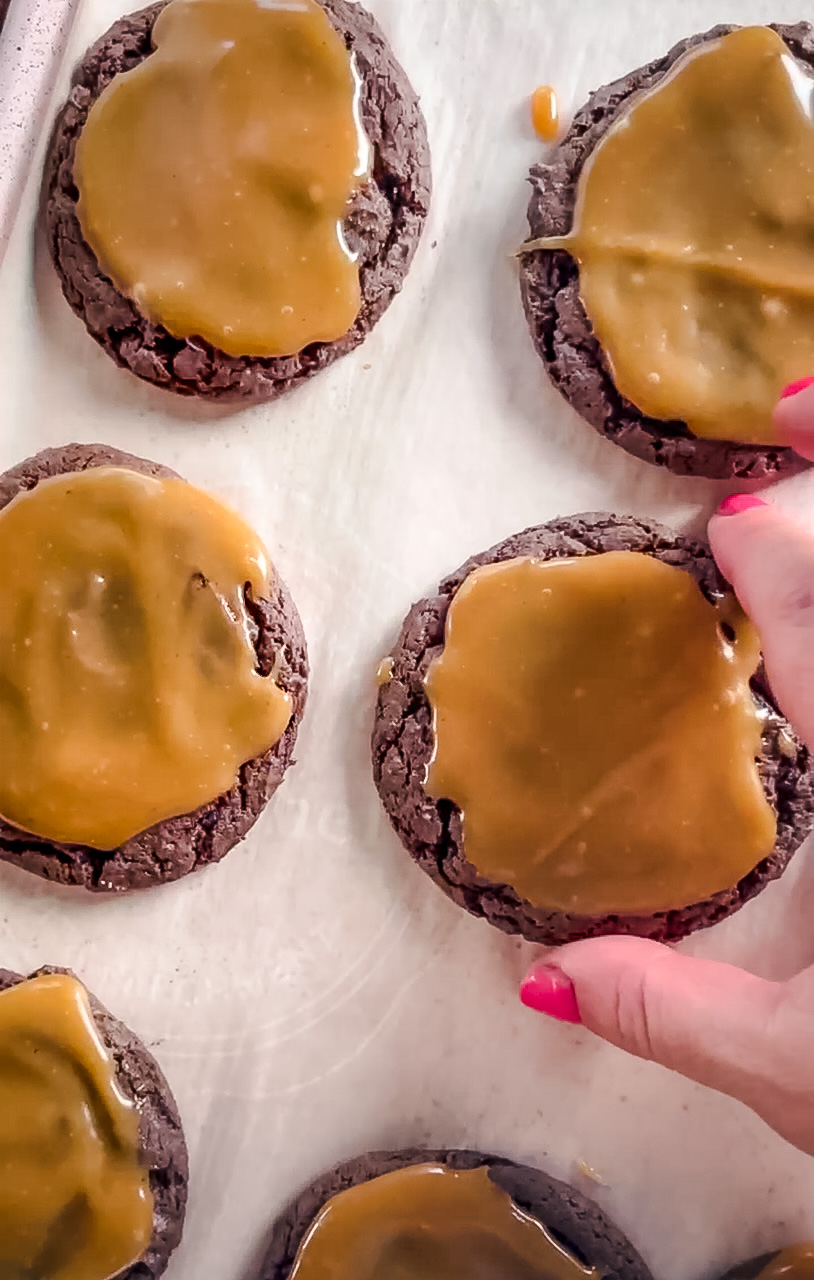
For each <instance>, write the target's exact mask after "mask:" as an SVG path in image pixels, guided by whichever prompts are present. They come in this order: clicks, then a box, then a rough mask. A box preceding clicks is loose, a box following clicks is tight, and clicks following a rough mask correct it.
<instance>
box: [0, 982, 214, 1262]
mask: <svg viewBox="0 0 814 1280" xmlns="http://www.w3.org/2000/svg"><path fill="white" fill-rule="evenodd" d="M69 972H70V971H69V970H67V969H56V968H51V967H45V968H42V969H38V970H37V972H36V973H32V974H29V978H38V977H41V976H42V975H44V974H49V973H69ZM26 980H27V979H25V978H23V977H22V976H21V975H20V974H17V973H11V972H9V970H8V969H0V991H5V990H6V989H7V988H9V987H14V986H16V985H17V983H19V982H25V981H26ZM90 1001H91V1007H92V1009H93V1015H94V1019H95V1021H96V1025H97V1027H98V1029H99V1031H100V1032H101V1034H102V1038H103V1040H104V1042H105V1044H106V1045H107V1047H108V1049H109V1050H110V1052H111V1054H112V1055H113V1058H114V1060H115V1063H116V1069H117V1077H118V1083H119V1086H120V1087H121V1089H122V1092H123V1093H124V1094H125V1095H126V1096H127V1097H128V1098H129V1099H131V1100H132V1102H134V1103H135V1106H136V1109H137V1110H138V1114H139V1139H140V1146H141V1154H142V1160H143V1163H144V1166H145V1167H146V1168H147V1169H149V1171H150V1189H151V1191H152V1193H153V1204H154V1209H153V1220H154V1230H153V1238H152V1241H151V1243H150V1247H149V1249H148V1250H147V1252H146V1253H145V1254H144V1255H143V1256H142V1257H141V1258H140V1259H139V1261H138V1262H137V1263H135V1264H134V1265H133V1266H132V1267H128V1268H127V1270H126V1271H123V1272H121V1277H120V1280H155V1277H157V1276H160V1275H163V1273H164V1271H165V1269H166V1267H167V1263H168V1261H169V1258H170V1254H171V1253H172V1252H173V1250H174V1249H176V1248H177V1247H178V1245H179V1244H180V1241H181V1235H182V1233H183V1229H184V1215H185V1213H186V1205H187V1183H188V1181H189V1162H188V1160H187V1146H186V1142H185V1140H184V1131H183V1129H182V1127H181V1117H180V1116H179V1114H178V1108H177V1106H176V1104H175V1099H174V1098H173V1096H172V1093H171V1092H170V1087H169V1085H168V1084H167V1081H166V1080H165V1079H164V1076H163V1074H162V1072H161V1069H160V1067H159V1066H158V1063H157V1062H156V1061H155V1059H154V1058H153V1056H152V1055H151V1054H150V1053H148V1051H147V1049H146V1048H145V1047H144V1045H143V1044H142V1043H141V1041H140V1040H139V1039H138V1037H137V1036H135V1035H134V1034H133V1032H132V1031H129V1030H128V1028H127V1027H125V1026H124V1024H123V1023H121V1022H119V1021H118V1020H117V1019H116V1018H114V1017H113V1016H112V1014H110V1013H108V1011H107V1009H105V1008H104V1007H103V1005H101V1004H100V1003H99V1001H98V1000H96V999H95V998H94V997H93V996H92V995H91V996H90Z"/></svg>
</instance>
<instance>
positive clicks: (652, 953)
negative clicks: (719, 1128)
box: [520, 378, 814, 1155]
mask: <svg viewBox="0 0 814 1280" xmlns="http://www.w3.org/2000/svg"><path fill="white" fill-rule="evenodd" d="M775 425H776V427H777V430H778V434H779V436H780V439H781V440H782V441H783V443H788V444H790V445H792V447H793V448H794V449H795V450H796V451H797V452H798V453H800V454H801V455H802V456H804V457H807V458H810V459H812V460H814V378H810V379H806V380H804V382H802V383H796V384H794V385H793V386H792V387H789V388H787V389H786V392H784V396H783V399H781V401H780V404H779V405H778V407H777V409H776V411H775ZM709 539H710V543H711V546H712V550H713V553H714V555H715V558H716V560H717V562H718V565H719V566H720V568H721V571H722V572H723V573H724V575H725V576H726V578H727V579H728V580H729V581H730V582H731V583H732V586H733V587H734V589H735V592H736V593H737V595H738V598H739V599H740V601H741V604H742V605H743V607H744V609H745V610H746V612H747V613H748V614H749V616H750V617H751V618H752V619H753V621H754V623H755V625H756V627H757V629H758V632H759V633H760V636H761V639H762V643H763V654H764V658H765V662H766V671H767V674H768V676H769V680H770V682H771V685H772V689H773V691H774V694H775V696H776V698H777V700H778V703H779V705H780V706H781V707H782V709H783V712H784V713H785V715H786V716H787V717H788V719H789V720H790V721H791V723H792V725H793V726H794V728H795V729H796V731H797V733H798V734H799V735H800V736H801V738H803V740H804V741H805V742H806V743H808V745H809V746H810V747H814V536H812V535H811V534H809V533H807V532H806V531H805V530H804V529H802V528H799V527H797V526H796V525H795V524H794V523H793V521H791V520H789V519H788V518H787V517H785V516H783V515H782V514H781V513H780V512H779V511H778V510H777V509H776V508H775V507H773V506H772V505H771V504H770V503H767V502H765V501H763V500H762V499H760V498H758V497H756V496H753V495H746V494H736V495H733V496H732V497H731V498H727V499H726V500H725V501H724V503H723V504H722V505H721V507H720V508H719V509H718V512H717V513H716V515H715V516H713V518H712V520H711V521H710V525H709ZM520 998H521V1000H522V1001H523V1003H524V1004H525V1005H527V1006H528V1007H529V1008H531V1009H535V1010H537V1011H538V1012H540V1013H544V1014H547V1015H548V1016H549V1017H553V1018H556V1019H558V1020H559V1021H562V1022H571V1023H581V1024H582V1025H584V1026H585V1027H587V1028H588V1029H589V1030H590V1031H593V1032H594V1033H595V1034H596V1035H599V1036H601V1037H603V1038H604V1039H605V1040H608V1041H610V1043H611V1044H615V1045H617V1046H618V1047H619V1048H621V1049H626V1050H627V1051H628V1052H630V1053H633V1054H636V1055H637V1056H638V1057H640V1058H645V1059H648V1060H649V1061H653V1062H658V1063H660V1064H661V1065H662V1066H665V1067H668V1068H670V1069H671V1070H673V1071H678V1072H680V1073H681V1074H682V1075H685V1076H688V1077H689V1078H690V1079H692V1080H696V1081H698V1082H699V1083H700V1084H703V1085H707V1086H708V1087H710V1088H712V1089H717V1090H719V1091H720V1092H721V1093H726V1094H729V1095H730V1096H731V1097H733V1098H736V1099H738V1100H739V1101H740V1102H743V1103H745V1104H746V1106H748V1107H751V1108H752V1110H753V1111H755V1112H756V1113H757V1114H758V1115H759V1116H761V1117H762V1119H763V1120H765V1121H766V1123H767V1124H768V1125H770V1126H771V1127H772V1128H773V1129H774V1130H776V1132H777V1133H779V1134H780V1135H781V1136H782V1137H784V1138H785V1139H786V1140H787V1141H788V1142H790V1143H793V1144H794V1145H795V1146H797V1147H799V1148H800V1149H801V1150H803V1151H806V1152H808V1153H809V1154H812V1155H814V1070H812V1063H814V967H812V968H810V969H806V970H805V971H804V972H802V973H799V974H797V975H796V976H795V977H794V978H792V979H791V980H790V981H788V982H769V981H767V980H765V979H763V978H757V977H755V976H754V975H752V974H749V973H745V972H743V971H741V970H740V969H736V968H734V967H733V966H731V965H727V964H719V963H717V962H715V961H711V960H701V959H697V958H694V957H691V956H686V955H682V954H681V953H679V952H677V951H673V950H671V949H670V948H669V947H667V946H663V945H661V944H660V943H657V942H648V941H646V940H644V939H641V938H630V937H620V938H595V939H588V940H586V941H584V942H575V943H570V944H569V945H567V946H564V947H561V948H558V950H557V951H556V953H549V955H548V956H547V957H546V958H545V959H543V960H541V961H540V962H539V963H538V964H536V965H535V966H533V968H532V969H531V970H530V971H529V973H528V974H527V975H526V977H525V979H524V980H523V983H522V985H521V989H520Z"/></svg>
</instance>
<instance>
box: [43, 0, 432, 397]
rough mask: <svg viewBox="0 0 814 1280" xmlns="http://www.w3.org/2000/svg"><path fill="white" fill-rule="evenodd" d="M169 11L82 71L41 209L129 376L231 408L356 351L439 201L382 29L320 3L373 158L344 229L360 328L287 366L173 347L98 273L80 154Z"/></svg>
mask: <svg viewBox="0 0 814 1280" xmlns="http://www.w3.org/2000/svg"><path fill="white" fill-rule="evenodd" d="M165 3H166V0H161V2H160V3H158V4H153V5H150V6H149V8H146V9H142V10H140V11H139V12H138V13H133V14H130V15H128V16H127V17H125V18H121V19H120V20H119V21H118V22H116V23H115V24H114V25H113V26H112V27H111V29H110V30H109V31H108V32H107V34H106V35H104V36H102V38H101V39H100V40H98V41H97V43H96V44H95V45H94V46H93V47H92V48H91V49H89V50H88V52H87V54H86V55H85V58H84V59H83V61H82V63H81V64H80V65H79V66H78V67H77V69H76V71H75V72H74V76H73V83H72V87H71V92H70V96H69V98H68V101H67V102H66V103H65V105H64V107H63V108H62V110H61V111H60V113H59V116H58V117H57V120H56V124H55V127H54V132H53V136H52V139H51V146H50V150H49V153H48V157H47V160H46V164H45V176H44V184H43V204H44V216H45V225H46V231H47V236H48V244H49V248H50V252H51V256H52V258H53V261H54V265H55V267H56V270H57V273H58V275H59V278H60V282H61V284H62V290H63V293H64V294H65V297H66V298H67V300H68V302H69V303H70V305H71V307H72V308H73V310H74V311H75V312H76V314H77V315H78V316H79V318H80V319H81V320H82V321H83V323H84V324H85V326H86V328H87V329H88V332H89V333H90V334H91V336H92V337H93V338H95V339H96V341H97V342H98V343H99V344H100V346H102V347H103V348H104V350H105V351H106V352H107V353H108V355H109V356H111V357H112V359H113V360H115V361H116V363H117V364H118V365H120V366H121V367H122V368H124V369H129V370H130V372H131V373H134V374H136V376H137V377H139V378H143V379H144V380H145V381H146V382H152V383H155V384H156V385H157V386H160V387H164V388H165V389H166V390H168V391H174V392H176V393H177V394H178V395H184V396H200V397H203V398H205V399H208V400H219V401H223V402H228V401H235V402H238V401H250V400H272V399H275V398H276V397H277V396H280V395H282V394H283V393H284V392H286V391H289V390H291V389H292V388H293V387H296V386H298V385H299V384H300V383H302V382H305V381H306V380H307V379H308V378H310V377H312V376H313V375H314V374H315V373H318V372H319V371H320V370H321V369H324V368H325V367H326V366H327V365H329V364H332V363H333V361H334V360H336V359H338V358H339V357H340V356H343V355H345V354H347V352H349V351H352V350H353V349H354V347H357V346H358V345H359V344H360V343H361V342H362V341H364V339H365V337H366V336H367V334H368V333H369V332H370V330H371V329H372V328H373V326H374V325H375V324H377V323H378V321H379V320H380V319H381V317H382V315H383V314H384V312H385V311H386V310H387V308H388V306H389V305H390V303H391V302H392V301H393V299H394V297H395V296H396V294H397V293H398V292H399V291H400V289H401V287H402V284H403V283H404V279H405V277H406V275H407V272H408V270H409V267H410V263H411V262H412V259H413V256H414V254H415V251H416V248H417V246H418V242H419V239H420V237H421V232H422V229H423V226H424V221H425V218H426V216H427V211H428V208H429V201H430V188H431V177H430V153H429V145H428V142H427V132H426V126H425V123H424V118H423V115H422V113H421V108H420V106H419V103H418V99H417V97H416V94H415V91H414V90H413V88H412V86H411V84H410V82H409V80H408V79H407V76H406V74H405V72H404V71H403V69H402V68H401V66H400V65H399V63H398V62H397V61H396V58H395V57H394V55H393V53H392V51H391V49H390V47H389V45H388V44H387V41H386V39H385V37H384V35H383V33H382V31H381V29H380V28H379V25H378V23H377V22H376V21H375V19H374V18H373V17H372V16H371V15H370V14H369V13H368V12H367V10H366V9H364V8H363V7H362V5H361V4H355V3H349V0H321V3H322V4H323V7H324V9H325V10H326V12H327V14H328V17H329V18H330V20H331V22H332V24H333V25H334V27H335V28H336V29H337V30H338V31H339V32H340V33H341V34H342V36H343V37H344V40H345V43H346V45H347V48H348V50H349V52H350V53H351V54H352V56H353V59H354V62H355V66H356V68H357V71H358V74H359V76H360V78H361V95H360V114H361V120H362V124H363V127H364V130H365V134H366V136H367V138H368V141H369V143H370V144H371V147H372V148H373V155H374V160H373V165H372V175H371V178H370V181H369V182H367V183H366V184H365V185H364V186H363V187H362V188H361V189H360V190H359V192H358V193H357V195H356V197H355V198H354V199H353V201H352V203H351V206H350V208H349V210H348V215H347V218H346V220H345V223H344V233H345V238H346V240H347V243H348V245H349V247H350V249H351V250H352V251H353V252H354V253H356V254H358V260H359V271H360V280H361V287H362V306H361V310H360V312H359V315H358V318H357V320H356V322H355V324H354V325H353V327H352V328H351V329H350V330H349V331H348V333H347V334H345V336H344V337H342V338H340V339H339V340H338V341H336V342H327V343H325V342H317V343H313V344H312V345H310V346H308V347H306V348H305V349H304V350H302V351H300V352H299V353H297V354H296V355H293V356H286V357H273V358H252V357H242V356H230V355H227V354H226V353H225V352H224V351H221V350H219V349H217V348H216V347H213V346H212V345H211V344H210V343H208V342H205V341H204V340H202V339H197V338H195V339H192V338H190V339H188V340H183V339H179V338H175V337H173V336H172V335H171V334H170V333H169V332H168V331H167V330H166V329H165V328H164V327H163V326H162V325H159V324H154V323H152V322H150V321H149V320H148V319H147V318H146V317H145V316H144V315H143V314H142V313H141V312H140V311H139V309H138V306H137V305H136V303H135V302H134V301H133V300H132V299H131V298H129V297H125V296H124V295H123V294H122V293H120V292H119V290H118V289H117V288H116V287H115V286H114V284H113V283H112V281H111V280H110V279H109V278H108V276H107V275H106V274H105V273H104V271H103V270H102V268H101V267H100V265H99V262H98V260H97V258H96V255H95V254H94V253H93V251H92V249H91V248H90V246H89V245H88V244H87V242H86V240H85V238H84V236H83V234H82V229H81V226H80V223H79V218H78V215H77V202H78V197H79V193H78V191H77V187H76V184H75V182H74V161H75V155H76V146H77V142H78V139H79V136H80V134H81V132H82V129H83V127H84V124H85V121H86V120H87V118H88V113H89V111H90V109H91V107H92V106H93V104H94V102H95V101H96V99H97V98H98V97H99V96H100V94H101V93H102V91H103V90H104V89H105V88H106V87H107V85H108V84H110V82H111V80H112V79H113V78H114V77H115V76H117V75H120V74H122V73H124V72H127V71H129V70H131V69H132V68H133V67H135V66H137V65H138V64H139V63H140V62H142V61H143V60H144V59H145V58H147V57H148V56H149V55H150V53H151V52H152V39H151V37H152V30H153V25H154V23H155V21H156V19H157V17H158V15H159V13H160V12H161V11H162V9H164V7H165Z"/></svg>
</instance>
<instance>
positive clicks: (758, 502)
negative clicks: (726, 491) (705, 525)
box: [715, 493, 769, 516]
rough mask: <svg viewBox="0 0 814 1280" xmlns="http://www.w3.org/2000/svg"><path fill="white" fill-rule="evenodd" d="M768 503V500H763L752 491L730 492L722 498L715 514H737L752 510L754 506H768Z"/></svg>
mask: <svg viewBox="0 0 814 1280" xmlns="http://www.w3.org/2000/svg"><path fill="white" fill-rule="evenodd" d="M768 505H769V504H768V502H764V501H763V499H762V498H756V497H755V495H754V494H753V493H731V494H730V495H729V497H728V498H724V500H723V502H722V503H721V505H720V507H719V508H718V510H717V511H716V512H715V514H716V515H717V516H739V515H740V514H741V513H742V512H743V511H752V510H753V509H754V508H755V507H768Z"/></svg>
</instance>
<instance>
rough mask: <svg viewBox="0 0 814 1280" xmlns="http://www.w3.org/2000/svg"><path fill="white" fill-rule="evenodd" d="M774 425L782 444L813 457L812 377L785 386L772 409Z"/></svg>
mask: <svg viewBox="0 0 814 1280" xmlns="http://www.w3.org/2000/svg"><path fill="white" fill-rule="evenodd" d="M774 426H775V430H776V431H777V434H778V436H779V438H780V441H781V443H782V444H788V445H791V447H792V449H794V450H795V451H796V452H797V453H799V454H801V455H802V457H804V458H812V459H814V378H802V379H801V380H800V382H793V383H792V384H791V386H789V387H786V390H785V391H784V392H783V395H782V398H781V400H780V403H779V404H778V405H777V408H776V409H775V411H774Z"/></svg>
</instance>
